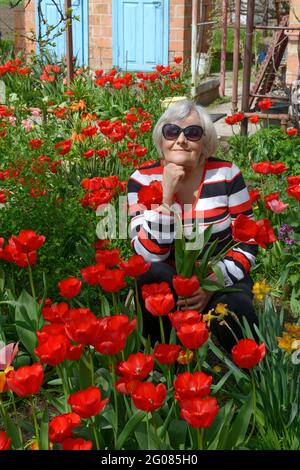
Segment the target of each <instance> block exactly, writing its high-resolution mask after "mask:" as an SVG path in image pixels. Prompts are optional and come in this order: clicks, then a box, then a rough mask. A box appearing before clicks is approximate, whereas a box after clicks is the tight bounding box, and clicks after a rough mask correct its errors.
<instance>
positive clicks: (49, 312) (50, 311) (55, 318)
mask: <svg viewBox="0 0 300 470" xmlns="http://www.w3.org/2000/svg"><path fill="white" fill-rule="evenodd" d="M42 315H43V317H44V318H45V320H46V321H48V322H49V323H64V322H65V321H66V320H67V319H68V318H69V305H68V304H67V302H60V303H57V304H52V305H50V306H46V305H45V306H44V307H43V309H42Z"/></svg>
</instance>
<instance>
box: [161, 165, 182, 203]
mask: <svg viewBox="0 0 300 470" xmlns="http://www.w3.org/2000/svg"><path fill="white" fill-rule="evenodd" d="M184 176H185V169H184V167H183V166H180V165H176V163H168V164H167V165H166V166H165V167H164V172H163V179H162V188H163V202H164V203H166V204H168V205H169V206H170V205H172V204H173V196H174V194H175V193H176V192H177V190H178V186H179V184H180V182H181V181H182V179H183V178H184Z"/></svg>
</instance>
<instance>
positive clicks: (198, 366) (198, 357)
mask: <svg viewBox="0 0 300 470" xmlns="http://www.w3.org/2000/svg"><path fill="white" fill-rule="evenodd" d="M197 371H198V372H201V364H200V354H199V351H197Z"/></svg>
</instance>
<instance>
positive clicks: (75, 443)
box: [62, 437, 93, 450]
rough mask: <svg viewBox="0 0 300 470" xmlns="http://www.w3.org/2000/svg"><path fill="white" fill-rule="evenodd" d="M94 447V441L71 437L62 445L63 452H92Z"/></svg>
mask: <svg viewBox="0 0 300 470" xmlns="http://www.w3.org/2000/svg"><path fill="white" fill-rule="evenodd" d="M92 447H93V443H92V441H86V440H85V439H83V438H82V437H77V438H76V439H75V438H73V437H69V438H68V439H65V440H64V441H63V443H62V450H91V449H92Z"/></svg>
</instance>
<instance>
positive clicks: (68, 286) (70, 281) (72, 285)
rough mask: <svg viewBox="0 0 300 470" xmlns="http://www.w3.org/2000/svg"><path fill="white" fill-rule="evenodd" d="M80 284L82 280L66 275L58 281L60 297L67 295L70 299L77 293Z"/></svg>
mask: <svg viewBox="0 0 300 470" xmlns="http://www.w3.org/2000/svg"><path fill="white" fill-rule="evenodd" d="M81 285H82V282H81V281H80V280H79V279H77V278H76V277H68V278H67V279H64V280H63V281H59V283H58V287H59V295H61V296H62V297H67V299H72V298H73V297H76V295H78V294H79V292H80V289H81Z"/></svg>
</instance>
